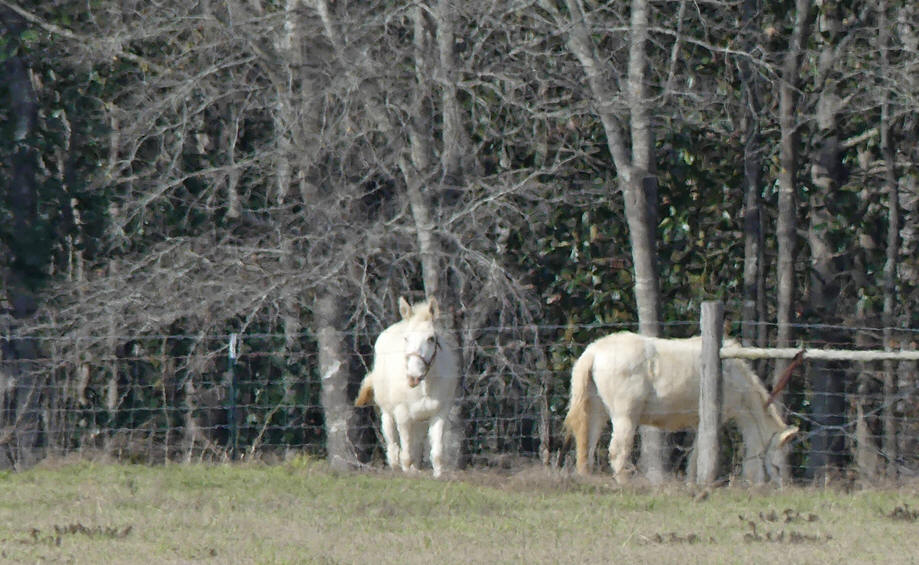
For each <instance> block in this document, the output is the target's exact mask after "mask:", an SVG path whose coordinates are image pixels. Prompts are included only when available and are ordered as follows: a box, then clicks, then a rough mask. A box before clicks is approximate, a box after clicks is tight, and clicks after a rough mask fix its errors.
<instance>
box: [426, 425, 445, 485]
mask: <svg viewBox="0 0 919 565" xmlns="http://www.w3.org/2000/svg"><path fill="white" fill-rule="evenodd" d="M446 422H447V418H446V415H438V416H435V417H434V419H433V420H431V425H430V427H428V442H429V443H430V444H431V466H432V467H434V478H437V477H439V476H440V474H441V472H442V471H443V459H444V429H445V427H446Z"/></svg>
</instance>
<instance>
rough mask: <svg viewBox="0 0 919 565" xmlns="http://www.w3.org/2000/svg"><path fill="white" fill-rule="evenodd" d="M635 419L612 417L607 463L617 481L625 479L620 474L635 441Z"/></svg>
mask: <svg viewBox="0 0 919 565" xmlns="http://www.w3.org/2000/svg"><path fill="white" fill-rule="evenodd" d="M636 427H637V426H636V425H635V420H634V419H633V418H630V417H626V416H615V417H613V437H612V438H611V439H610V442H609V465H610V467H612V469H613V475H614V476H615V477H616V480H617V481H624V480H626V478H627V477H626V476H625V475H624V474H622V470H623V469H624V468H625V465H626V462H627V461H628V459H629V456H630V455H631V454H632V444H633V443H634V441H635V429H636Z"/></svg>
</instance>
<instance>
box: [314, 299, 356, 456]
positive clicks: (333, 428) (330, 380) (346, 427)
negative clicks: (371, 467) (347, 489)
mask: <svg viewBox="0 0 919 565" xmlns="http://www.w3.org/2000/svg"><path fill="white" fill-rule="evenodd" d="M315 313H316V327H317V328H318V339H319V375H320V378H321V379H322V381H321V382H322V392H321V400H322V408H323V410H324V411H325V430H326V451H327V452H328V460H329V464H330V465H331V466H332V468H335V469H344V468H349V467H354V466H355V465H357V455H356V453H355V451H354V446H353V445H352V443H351V440H350V438H349V431H350V429H351V425H350V421H351V418H352V415H353V413H354V411H353V410H352V407H351V402H350V401H349V400H348V375H349V373H350V371H348V357H347V354H346V344H345V340H344V339H343V337H342V333H341V330H340V328H341V325H342V320H343V318H344V316H343V315H342V307H341V302H340V300H339V297H338V296H336V295H334V294H331V293H330V294H325V295H323V296H321V297H319V298H318V299H317V301H316V306H315Z"/></svg>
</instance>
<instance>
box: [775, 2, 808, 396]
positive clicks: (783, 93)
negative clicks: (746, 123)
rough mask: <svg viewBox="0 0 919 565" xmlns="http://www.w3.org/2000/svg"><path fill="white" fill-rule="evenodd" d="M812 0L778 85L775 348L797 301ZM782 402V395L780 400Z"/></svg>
mask: <svg viewBox="0 0 919 565" xmlns="http://www.w3.org/2000/svg"><path fill="white" fill-rule="evenodd" d="M811 3H812V0H795V23H794V29H793V30H792V36H791V41H789V43H788V49H787V51H786V52H785V59H784V62H783V65H782V79H781V82H780V85H779V125H780V128H781V145H780V147H779V164H780V167H781V170H780V173H779V210H778V218H777V220H776V240H777V245H778V257H777V265H776V281H777V285H778V292H777V298H776V321H777V323H778V329H777V335H776V347H787V346H789V345H790V344H791V339H792V334H791V321H792V308H793V300H794V283H795V270H794V252H795V224H796V216H797V214H796V200H797V199H796V198H795V191H796V190H797V184H796V178H795V177H796V175H797V168H798V162H797V161H798V156H797V153H798V150H797V144H798V124H797V101H796V98H797V96H796V91H797V89H798V84H799V83H800V77H799V74H800V67H801V57H802V56H803V54H804V49H805V46H806V42H807V37H808V35H809V34H810V31H809V30H810V19H811V15H810V11H811ZM787 364H788V363H787V361H784V362H778V361H777V362H776V366H775V374H774V376H773V385H774V384H775V383H776V381H777V380H778V379H779V377H781V375H782V373H784V372H785V367H786V366H787ZM777 400H778V401H781V398H779V399H777Z"/></svg>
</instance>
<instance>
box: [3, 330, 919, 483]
mask: <svg viewBox="0 0 919 565" xmlns="http://www.w3.org/2000/svg"><path fill="white" fill-rule="evenodd" d="M697 327H698V326H697V325H696V326H693V324H692V323H682V324H674V325H671V326H668V327H667V328H666V329H667V330H669V333H671V334H674V335H686V334H688V333H693V332H694V331H695V329H697ZM620 329H624V328H609V327H595V326H591V327H579V328H570V327H529V328H477V329H475V331H467V332H464V334H463V335H464V336H466V339H464V340H463V339H461V340H460V342H461V343H462V346H461V350H462V353H463V371H462V373H463V380H462V392H461V394H460V400H459V402H460V404H461V409H460V410H459V413H460V415H461V416H460V418H459V420H460V421H459V422H457V423H456V425H458V426H459V428H460V429H461V431H462V461H463V462H464V463H465V464H466V465H472V466H496V465H499V466H512V465H514V464H515V462H517V461H520V460H521V459H525V460H532V461H534V462H536V461H541V462H543V463H545V464H553V465H566V464H569V465H570V459H571V457H572V455H571V454H569V453H566V452H564V451H563V447H564V442H563V439H564V432H563V430H562V420H563V418H564V415H565V411H566V408H567V402H568V388H569V380H570V369H571V364H572V363H573V361H574V359H576V357H577V356H578V355H579V354H580V353H581V351H583V349H584V347H585V346H586V343H587V342H588V341H590V340H592V339H593V338H596V337H600V336H602V335H604V334H605V333H609V332H611V331H618V330H620ZM809 329H810V328H808V327H806V326H805V327H801V328H797V331H798V333H799V335H807V334H808V330H809ZM834 331H835V333H836V334H837V335H838V336H839V337H838V339H837V340H836V341H834V342H832V343H831V342H827V341H818V340H809V341H808V340H801V341H800V342H799V343H798V344H796V346H798V347H806V348H808V349H820V348H825V347H834V348H836V349H840V348H843V347H845V348H851V349H853V350H855V349H858V348H862V349H869V348H877V347H878V345H879V336H881V335H885V334H886V335H888V336H891V335H892V336H893V338H892V341H891V342H889V343H887V344H880V345H882V346H883V345H886V346H887V348H888V349H890V348H894V349H905V350H912V348H913V345H914V343H913V340H914V339H915V336H916V330H898V331H895V332H892V333H891V332H890V331H887V332H884V331H882V330H881V329H878V328H835V330H834ZM665 333H667V332H666V331H665ZM737 333H739V332H737ZM468 336H475V337H474V339H469V338H468ZM579 336H592V337H579ZM372 337H373V336H367V335H351V334H348V335H347V340H348V343H350V344H351V346H352V347H351V351H350V353H349V355H348V359H346V360H344V361H345V365H346V367H347V369H348V370H347V374H348V375H349V376H348V377H347V378H348V388H349V391H348V395H349V396H348V398H352V399H353V398H354V396H355V395H356V392H357V387H358V385H359V383H360V379H361V378H362V377H363V375H364V374H365V373H366V371H367V368H368V367H369V365H370V363H371V361H372V355H371V350H370V346H369V344H370V343H372V341H371V340H372ZM105 341H106V342H107V343H109V344H110V348H109V350H108V352H107V353H106V354H104V355H101V354H99V352H98V350H97V349H94V350H92V351H88V350H85V351H84V350H82V349H81V347H80V344H79V343H74V342H72V341H71V342H67V343H64V342H63V341H62V340H61V339H58V338H42V339H40V340H35V343H33V344H32V345H33V346H34V347H33V348H32V350H33V351H34V355H32V356H31V358H28V359H23V358H22V356H19V357H18V358H17V357H16V356H14V355H10V354H7V355H5V356H4V359H3V360H2V361H0V395H2V405H0V421H2V426H3V427H2V434H0V448H2V449H3V455H2V460H0V464H2V465H4V466H7V467H10V466H14V467H15V466H20V465H27V464H29V463H30V462H33V461H35V460H37V459H40V458H42V457H47V456H59V455H67V454H72V453H98V452H102V453H105V454H108V455H111V456H113V457H118V458H123V459H129V460H133V461H143V462H162V461H165V460H172V461H194V460H229V459H233V458H266V457H284V456H286V455H288V454H291V453H302V452H306V453H309V454H311V455H314V456H317V457H323V456H325V454H326V453H325V445H326V443H325V442H326V430H325V427H324V413H325V410H324V407H323V406H322V401H321V392H322V386H323V383H322V379H321V377H320V375H319V371H318V368H317V353H316V349H315V341H314V340H313V338H312V337H311V336H309V335H304V336H300V338H299V339H297V340H293V341H291V339H290V336H285V335H282V334H274V333H265V334H256V333H250V334H244V335H213V336H202V335H168V336H167V335H158V336H149V335H145V336H117V337H116V336H112V337H107V338H106V339H105ZM13 342H14V340H12V339H8V345H9V347H7V348H6V350H10V349H11V348H12V346H13V345H15V343H13ZM21 345H22V344H19V345H18V346H19V347H20V349H21ZM750 363H752V364H753V366H754V368H755V369H756V372H757V374H759V375H760V377H761V378H762V379H763V380H764V382H766V383H767V385H768V383H769V378H770V375H771V374H772V372H773V361H772V360H769V359H764V360H757V361H750ZM916 363H917V362H916V361H915V360H906V361H897V360H889V359H888V360H870V359H868V360H859V361H845V360H844V361H825V360H815V361H808V362H807V363H805V364H804V365H803V366H802V367H801V368H800V369H799V370H797V371H796V373H795V374H794V376H793V377H792V380H791V382H790V384H789V386H788V389H787V391H786V392H785V394H784V397H783V402H782V403H783V405H782V411H783V413H784V415H785V418H786V420H787V421H788V422H789V423H790V424H795V425H797V426H799V428H800V429H801V432H800V433H799V435H798V436H797V437H796V439H795V440H794V441H793V443H792V444H791V456H790V463H791V468H792V475H793V477H794V478H799V479H804V480H806V479H810V478H815V477H816V476H818V475H820V476H824V475H825V471H826V470H827V469H829V470H830V471H831V472H832V473H834V474H836V475H838V476H841V477H857V478H859V479H864V480H880V479H886V478H892V477H894V478H895V477H909V476H914V475H916V474H917V473H919V378H917V374H916ZM351 426H352V429H351V430H350V433H349V437H350V439H351V441H352V443H353V444H354V447H355V452H356V454H357V456H358V458H359V459H360V460H361V461H364V462H368V463H370V464H377V465H382V464H383V463H382V461H383V459H384V458H383V455H382V453H383V452H382V449H381V447H380V441H379V437H380V434H379V424H378V418H377V416H376V414H375V413H374V411H373V410H367V409H354V417H353V418H352V419H351ZM609 433H610V431H609V430H607V431H606V432H605V434H606V439H603V438H601V443H600V445H601V446H604V445H606V443H607V439H608V438H609ZM722 436H723V439H724V440H725V441H724V442H722V445H723V446H724V447H723V449H722V457H721V460H722V462H721V467H722V468H721V475H722V476H733V475H734V474H736V473H737V472H738V469H739V467H740V466H741V464H742V457H743V455H742V453H743V452H742V450H741V449H739V448H738V446H737V441H738V440H739V434H738V433H737V431H736V430H735V429H733V428H732V427H731V426H726V427H725V428H724V429H723V431H722ZM692 440H693V434H692V433H678V434H671V435H670V436H669V440H668V446H669V447H668V451H667V465H668V467H669V469H670V470H671V471H673V472H674V473H677V474H680V473H684V472H686V468H687V466H688V461H689V453H690V449H691V447H692ZM604 457H605V456H604V454H603V452H602V449H601V453H600V460H601V461H603V460H604ZM818 467H819V469H818ZM602 468H603V466H602V464H601V469H602Z"/></svg>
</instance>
